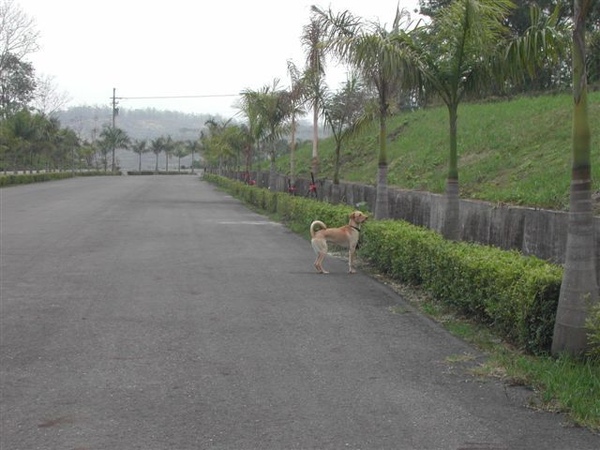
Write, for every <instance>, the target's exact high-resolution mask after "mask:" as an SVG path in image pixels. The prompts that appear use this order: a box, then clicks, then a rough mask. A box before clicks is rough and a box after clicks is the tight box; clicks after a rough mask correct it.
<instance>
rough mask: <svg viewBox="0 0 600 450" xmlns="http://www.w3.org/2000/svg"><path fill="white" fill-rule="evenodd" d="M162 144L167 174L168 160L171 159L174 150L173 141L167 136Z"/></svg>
mask: <svg viewBox="0 0 600 450" xmlns="http://www.w3.org/2000/svg"><path fill="white" fill-rule="evenodd" d="M163 143H164V147H163V151H164V152H165V171H166V172H168V171H169V159H170V158H171V154H172V153H173V150H174V149H175V141H173V138H172V137H171V135H168V136H167V137H166V139H165V140H164V142H163Z"/></svg>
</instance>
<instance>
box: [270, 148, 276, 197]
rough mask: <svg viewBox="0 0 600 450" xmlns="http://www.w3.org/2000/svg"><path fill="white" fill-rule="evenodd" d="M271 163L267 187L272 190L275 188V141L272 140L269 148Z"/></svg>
mask: <svg viewBox="0 0 600 450" xmlns="http://www.w3.org/2000/svg"><path fill="white" fill-rule="evenodd" d="M270 156H271V158H270V159H271V164H270V165H269V189H270V190H271V191H273V192H275V190H276V189H277V180H276V177H277V170H276V167H275V159H276V151H275V142H273V148H272V150H271V155H270Z"/></svg>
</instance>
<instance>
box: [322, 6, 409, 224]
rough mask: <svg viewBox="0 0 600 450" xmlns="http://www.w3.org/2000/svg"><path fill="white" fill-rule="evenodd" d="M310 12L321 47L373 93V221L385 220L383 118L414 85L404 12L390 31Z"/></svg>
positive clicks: (344, 17) (348, 17) (341, 16)
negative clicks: (320, 30) (401, 92)
mask: <svg viewBox="0 0 600 450" xmlns="http://www.w3.org/2000/svg"><path fill="white" fill-rule="evenodd" d="M312 11H313V13H314V15H315V17H316V18H317V20H318V21H319V23H320V26H321V27H322V28H323V30H324V36H325V37H326V41H325V44H326V45H327V47H326V48H327V49H328V51H331V52H333V53H334V54H335V55H337V56H338V57H339V58H341V59H342V60H343V61H345V62H347V63H348V64H349V65H350V66H351V67H354V68H356V70H357V71H359V72H360V74H361V76H362V77H363V79H364V80H365V81H367V82H368V83H369V84H370V85H371V86H372V87H373V88H374V89H375V90H376V91H377V100H378V111H377V115H378V117H379V156H378V171H377V198H376V202H375V218H376V219H386V218H388V217H389V205H388V185H387V169H388V167H387V165H388V162H387V130H386V121H387V117H388V116H389V115H390V114H391V110H390V105H391V99H392V98H393V96H394V95H395V94H396V93H397V92H398V90H399V89H400V88H401V87H402V86H405V85H407V86H408V85H415V84H416V79H417V78H418V72H417V70H416V66H415V65H414V61H415V60H416V58H417V56H416V55H415V54H413V49H412V48H411V47H410V45H408V41H409V40H408V39H407V37H408V36H407V33H406V28H408V26H409V24H408V23H406V22H405V19H407V18H408V15H407V13H406V11H400V10H397V11H396V16H395V18H394V22H393V25H392V28H391V30H387V29H386V28H385V26H383V25H381V24H380V23H375V22H366V23H364V22H363V21H362V20H361V19H359V18H357V17H355V16H353V15H352V14H351V13H350V12H348V11H344V12H342V13H340V14H338V15H334V14H333V13H332V11H331V10H329V11H327V12H325V11H323V10H321V9H319V8H317V7H315V6H313V7H312Z"/></svg>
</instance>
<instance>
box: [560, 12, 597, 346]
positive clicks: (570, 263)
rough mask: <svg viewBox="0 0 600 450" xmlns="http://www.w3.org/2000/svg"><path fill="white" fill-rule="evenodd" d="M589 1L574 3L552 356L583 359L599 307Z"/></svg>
mask: <svg viewBox="0 0 600 450" xmlns="http://www.w3.org/2000/svg"><path fill="white" fill-rule="evenodd" d="M591 6H592V1H591V0H574V15H573V24H574V29H573V149H572V155H573V156H572V166H571V189H570V203H569V227H568V235H567V248H566V256H565V266H564V275H563V280H562V283H561V288H560V295H559V300H558V309H557V312H556V322H555V326H554V335H553V340H552V353H553V354H555V355H557V354H559V353H562V352H567V353H570V354H572V355H581V354H582V353H583V352H585V350H586V349H587V347H588V342H587V333H586V331H587V330H586V323H585V322H586V318H587V316H588V314H589V313H590V311H591V308H592V307H593V306H594V305H595V304H597V303H598V282H597V279H596V268H595V256H596V255H595V234H594V217H593V212H592V197H591V188H592V181H591V140H590V125H589V116H588V100H587V73H586V63H585V61H586V57H585V49H586V46H585V26H586V18H587V15H588V13H589V10H590V8H591Z"/></svg>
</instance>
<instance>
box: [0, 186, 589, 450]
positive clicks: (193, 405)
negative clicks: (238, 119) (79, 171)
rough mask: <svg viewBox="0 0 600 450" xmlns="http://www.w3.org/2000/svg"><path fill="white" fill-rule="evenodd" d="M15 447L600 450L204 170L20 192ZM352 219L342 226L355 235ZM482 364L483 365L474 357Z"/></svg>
mask: <svg viewBox="0 0 600 450" xmlns="http://www.w3.org/2000/svg"><path fill="white" fill-rule="evenodd" d="M0 199H1V224H0V225H1V249H0V255H1V269H2V280H1V303H0V308H1V309H0V313H1V314H0V317H1V323H0V326H1V330H0V375H1V386H0V387H1V406H0V408H1V410H0V413H1V421H0V426H1V428H0V448H1V450H33V449H48V450H84V449H85V450H132V449H141V450H165V449H173V450H192V449H194V450H197V449H242V450H252V449H274V450H275V449H277V450H279V449H367V450H368V449H407V450H411V449H432V450H433V449H444V450H445V449H463V450H466V449H469V450H475V449H486V450H499V449H507V450H508V449H511V450H512V449H545V450H548V449H556V450H564V449H578V450H585V449H596V450H597V449H598V448H600V437H599V436H597V435H594V434H592V433H590V432H589V431H586V430H584V429H579V428H573V427H570V426H568V423H567V421H566V419H565V417H564V416H562V415H559V414H550V413H543V412H539V411H535V410H533V409H530V408H527V407H526V405H527V399H526V397H527V395H528V392H527V391H526V390H525V389H523V388H508V387H505V386H503V385H502V384H500V383H499V382H497V381H494V380H490V379H487V380H478V379H476V378H474V377H472V376H471V375H469V374H468V373H467V372H466V369H467V367H468V366H469V365H470V364H474V363H477V361H478V358H481V355H479V354H478V353H477V351H476V350H474V349H473V348H471V347H470V346H469V345H467V344H465V343H463V342H461V341H460V340H458V339H456V338H454V337H452V336H450V335H449V334H448V333H446V332H445V331H444V330H443V329H442V328H441V327H439V326H438V325H437V324H435V323H433V322H431V321H430V320H428V319H426V318H424V317H422V316H420V315H419V314H418V313H416V312H415V311H414V310H413V309H412V308H411V307H410V305H408V304H407V303H405V302H404V301H403V299H402V298H400V297H399V296H398V295H397V294H396V293H394V292H393V291H392V290H390V289H388V288H387V287H386V286H384V285H382V284H380V283H379V282H377V281H376V280H374V279H372V278H370V277H369V276H368V275H367V274H365V273H360V272H359V273H358V274H355V275H348V274H347V273H346V270H347V264H346V262H345V261H344V260H343V259H341V258H339V259H336V258H328V259H326V261H325V265H326V267H327V268H328V269H329V270H330V271H331V272H332V273H331V274H329V275H319V274H316V273H315V272H314V268H313V267H312V262H313V259H314V254H313V251H312V249H311V247H310V244H309V243H308V242H307V241H306V240H305V239H303V238H302V237H299V236H297V235H295V234H293V233H291V232H290V231H289V230H287V229H286V228H285V227H283V226H282V225H280V224H277V223H274V222H272V221H270V220H269V219H268V218H266V217H264V216H261V215H259V214H256V213H254V212H252V211H250V210H249V209H247V208H246V207H244V206H243V205H242V204H241V203H240V202H238V201H237V200H235V199H233V198H231V197H230V196H228V195H226V194H224V193H222V192H220V191H218V190H217V189H215V188H214V187H212V186H211V185H209V184H207V183H205V182H203V181H202V180H200V179H199V178H198V177H196V176H192V175H187V176H162V177H161V176H143V177H141V176H137V177H134V176H129V177H127V176H123V177H93V178H76V179H69V180H62V181H54V182H48V183H43V184H32V185H27V186H18V187H10V188H4V189H2V190H0ZM343 221H344V218H340V223H342V222H343ZM463 361H464V362H463Z"/></svg>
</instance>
